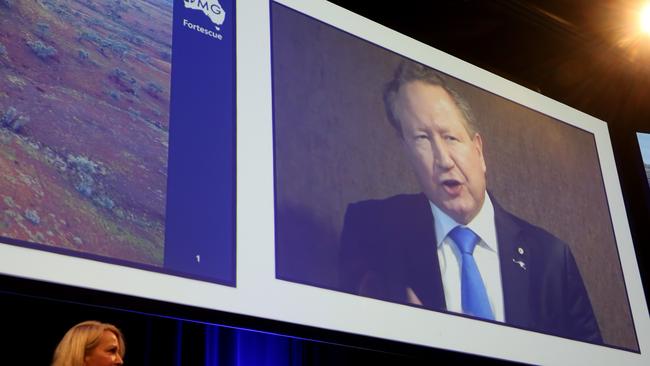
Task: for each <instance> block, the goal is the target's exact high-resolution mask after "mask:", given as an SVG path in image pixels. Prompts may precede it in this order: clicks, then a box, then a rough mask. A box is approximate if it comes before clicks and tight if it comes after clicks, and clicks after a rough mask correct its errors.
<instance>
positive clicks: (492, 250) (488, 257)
mask: <svg viewBox="0 0 650 366" xmlns="http://www.w3.org/2000/svg"><path fill="white" fill-rule="evenodd" d="M429 204H430V205H431V211H432V212H433V221H434V225H435V230H436V244H437V246H438V262H439V264H440V274H441V277H442V286H443V289H444V293H445V303H446V304H447V310H448V311H453V312H457V313H462V312H463V309H462V305H461V304H462V303H461V291H460V283H461V279H460V276H461V272H460V268H461V253H460V250H459V249H458V247H457V246H456V244H455V243H454V241H453V240H451V238H449V237H448V236H447V235H448V234H449V232H450V231H451V230H452V229H453V228H454V227H456V226H458V225H460V224H459V223H457V222H456V221H454V220H453V219H452V218H451V217H449V216H448V215H447V214H445V213H444V212H442V210H440V209H439V208H438V207H437V206H436V205H434V204H433V203H432V202H429ZM466 227H468V228H470V229H472V231H474V233H476V235H478V236H479V237H480V239H481V240H480V241H479V243H478V244H477V245H476V248H475V249H474V260H475V261H476V265H477V266H478V269H479V272H480V273H481V277H482V278H483V283H484V284H485V289H486V291H487V296H488V299H489V301H490V307H491V308H492V314H494V319H495V320H496V321H500V322H504V321H505V313H504V309H503V287H502V284H501V267H500V266H499V245H498V242H497V233H496V227H495V225H494V206H492V201H490V197H489V196H488V195H487V194H486V195H485V201H484V203H483V207H481V210H480V211H479V213H478V215H476V217H475V218H474V219H473V220H472V221H471V222H470V223H469V224H467V225H466Z"/></svg>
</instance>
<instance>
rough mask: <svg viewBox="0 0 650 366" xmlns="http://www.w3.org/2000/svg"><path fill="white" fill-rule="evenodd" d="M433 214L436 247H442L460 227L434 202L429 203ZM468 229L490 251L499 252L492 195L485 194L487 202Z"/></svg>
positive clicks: (468, 225) (484, 202)
mask: <svg viewBox="0 0 650 366" xmlns="http://www.w3.org/2000/svg"><path fill="white" fill-rule="evenodd" d="M429 205H430V206H431V212H432V213H433V223H434V227H435V231H436V245H437V246H438V247H439V246H440V245H442V241H443V240H444V239H445V238H446V237H447V235H448V234H449V232H450V231H451V230H452V229H453V228H455V227H456V226H458V225H461V224H459V223H457V222H456V221H455V220H454V219H452V218H451V217H449V215H447V214H446V213H444V212H443V211H442V210H441V209H440V208H438V206H436V205H435V204H434V203H433V202H431V201H429ZM465 226H466V227H468V228H470V229H472V231H474V233H476V235H478V236H479V237H480V238H481V240H482V241H483V242H484V243H485V245H487V247H488V248H489V249H490V250H493V251H495V252H496V251H497V242H496V228H495V227H494V206H493V205H492V200H490V195H488V194H487V193H486V194H485V201H483V206H481V210H480V211H479V212H478V214H477V215H476V217H474V219H473V220H472V221H470V222H469V223H468V224H467V225H465Z"/></svg>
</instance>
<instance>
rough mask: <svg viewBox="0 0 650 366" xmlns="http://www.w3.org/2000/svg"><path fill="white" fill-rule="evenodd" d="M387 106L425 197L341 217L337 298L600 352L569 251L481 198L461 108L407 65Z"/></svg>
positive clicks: (478, 153)
mask: <svg viewBox="0 0 650 366" xmlns="http://www.w3.org/2000/svg"><path fill="white" fill-rule="evenodd" d="M384 103H385V107H386V112H387V115H388V119H389V121H390V122H391V124H392V125H393V127H394V128H395V129H396V131H397V132H398V134H399V136H400V138H401V142H402V145H403V147H404V150H405V152H406V155H407V158H408V160H409V161H410V163H411V166H412V168H413V170H414V172H415V175H416V177H417V180H418V182H419V185H420V188H421V189H422V193H421V194H415V195H398V196H394V197H390V198H387V199H384V200H368V201H362V202H358V203H354V204H351V205H350V206H349V207H348V209H347V212H346V215H345V222H344V225H343V231H342V235H341V285H342V286H343V288H344V290H345V291H347V292H352V293H356V294H360V295H364V296H369V297H374V298H378V299H382V300H387V301H392V302H398V303H405V304H412V305H418V306H422V307H425V308H429V309H433V310H438V311H448V312H453V313H461V314H466V315H469V316H472V317H476V318H480V319H486V320H492V321H497V322H504V323H507V324H510V325H513V326H517V327H521V328H525V329H530V330H535V331H539V332H543V333H549V334H555V335H559V336H562V337H567V338H572V339H578V340H584V341H589V342H595V343H601V342H602V339H601V335H600V331H599V328H598V323H597V322H596V318H595V316H594V313H593V310H592V307H591V303H590V300H589V297H588V295H587V291H586V289H585V286H584V284H583V281H582V278H581V276H580V273H579V271H578V268H577V266H576V263H575V260H574V258H573V255H572V254H571V251H570V249H569V247H568V246H567V245H566V244H565V243H564V242H562V241H561V240H559V239H558V238H556V237H555V236H553V235H552V234H550V233H548V232H546V231H545V230H543V229H541V228H539V227H536V226H534V225H531V224H529V223H527V222H525V221H523V220H522V219H520V218H518V217H515V216H514V215H512V214H510V213H508V212H507V211H505V210H504V209H503V208H501V207H500V206H499V205H498V203H497V202H496V199H495V198H494V197H491V196H490V194H489V193H488V192H487V191H486V171H487V167H486V164H485V160H484V158H483V141H482V139H481V135H480V134H479V133H478V132H477V130H476V126H475V123H474V117H473V115H472V112H471V110H470V108H469V105H468V103H467V102H466V101H465V100H464V99H463V98H462V97H461V96H460V95H459V94H458V93H457V92H455V91H454V90H452V89H451V88H450V87H448V86H447V85H446V83H445V81H444V79H442V77H441V76H440V75H438V74H437V73H435V72H434V71H433V70H431V69H429V68H427V67H424V66H422V65H419V64H415V63H411V62H405V63H403V64H402V65H401V66H400V67H399V68H398V70H397V72H396V74H395V78H394V79H393V80H392V81H391V82H390V83H389V84H388V85H387V87H386V90H385V93H384Z"/></svg>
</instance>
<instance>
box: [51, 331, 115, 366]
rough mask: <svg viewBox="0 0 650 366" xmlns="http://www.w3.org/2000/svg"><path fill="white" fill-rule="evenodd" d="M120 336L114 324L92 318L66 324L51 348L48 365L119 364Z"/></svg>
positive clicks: (107, 365) (104, 365) (112, 365)
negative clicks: (66, 326) (61, 334)
mask: <svg viewBox="0 0 650 366" xmlns="http://www.w3.org/2000/svg"><path fill="white" fill-rule="evenodd" d="M124 351H125V349H124V336H122V332H120V330H119V329H117V327H116V326H114V325H112V324H107V323H101V322H98V321H94V320H89V321H85V322H81V323H79V324H77V325H75V326H74V327H72V328H70V330H68V331H67V332H66V334H65V335H64V336H63V339H61V341H60V342H59V345H58V346H57V347H56V350H55V351H54V359H53V361H52V366H114V365H122V364H123V361H122V359H123V358H124Z"/></svg>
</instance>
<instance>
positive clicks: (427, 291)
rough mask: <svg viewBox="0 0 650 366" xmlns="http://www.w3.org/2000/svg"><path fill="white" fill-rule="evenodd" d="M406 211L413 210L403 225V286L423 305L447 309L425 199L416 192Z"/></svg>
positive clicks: (427, 202) (432, 227)
mask: <svg viewBox="0 0 650 366" xmlns="http://www.w3.org/2000/svg"><path fill="white" fill-rule="evenodd" d="M412 206H415V207H410V208H409V210H412V211H404V212H413V213H414V215H413V216H412V217H410V220H409V222H408V223H407V224H406V225H404V227H406V228H407V229H406V232H404V233H403V234H404V238H407V240H408V244H407V245H405V247H406V248H408V249H407V250H406V271H407V282H408V283H407V285H408V286H409V287H411V288H412V289H413V292H414V293H415V294H416V295H417V297H418V298H419V299H420V301H421V302H422V304H423V306H425V307H427V308H430V309H433V310H437V311H444V310H446V309H447V306H446V304H445V295H444V291H443V287H442V279H441V276H440V265H439V264H438V253H437V248H436V235H435V231H434V225H433V214H432V213H431V207H430V206H429V201H428V200H427V198H426V197H425V196H424V195H423V194H420V195H417V196H416V197H415V199H414V203H413V204H412Z"/></svg>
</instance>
